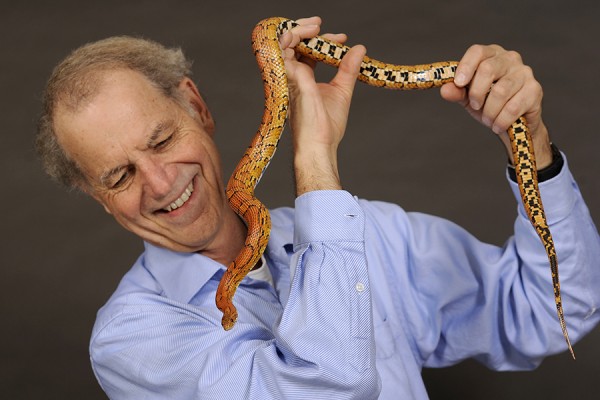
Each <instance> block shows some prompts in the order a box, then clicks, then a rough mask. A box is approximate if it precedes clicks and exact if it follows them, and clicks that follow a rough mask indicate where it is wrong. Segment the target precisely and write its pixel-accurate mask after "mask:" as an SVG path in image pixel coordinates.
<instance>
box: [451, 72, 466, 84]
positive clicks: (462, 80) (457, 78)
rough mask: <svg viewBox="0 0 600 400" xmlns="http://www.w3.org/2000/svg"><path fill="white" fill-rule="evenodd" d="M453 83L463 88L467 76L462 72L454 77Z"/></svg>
mask: <svg viewBox="0 0 600 400" xmlns="http://www.w3.org/2000/svg"><path fill="white" fill-rule="evenodd" d="M454 83H455V84H456V85H458V86H464V85H465V84H466V83H467V76H466V75H465V74H463V73H462V72H459V73H457V74H456V76H455V77H454Z"/></svg>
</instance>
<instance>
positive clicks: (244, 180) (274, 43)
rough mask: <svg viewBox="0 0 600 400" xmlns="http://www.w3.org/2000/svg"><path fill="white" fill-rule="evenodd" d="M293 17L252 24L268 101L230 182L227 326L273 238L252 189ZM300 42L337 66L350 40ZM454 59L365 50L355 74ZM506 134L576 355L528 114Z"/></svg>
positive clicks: (435, 79)
mask: <svg viewBox="0 0 600 400" xmlns="http://www.w3.org/2000/svg"><path fill="white" fill-rule="evenodd" d="M296 25H297V23H296V22H294V21H292V20H289V19H286V18H279V17H277V18H268V19H265V20H263V21H261V22H259V23H258V24H257V25H256V27H255V28H254V30H253V32H252V47H253V50H254V53H255V56H256V59H257V62H258V65H259V68H260V70H261V74H262V79H263V83H264V94H265V108H264V113H263V117H262V121H261V124H260V127H259V129H258V132H257V133H256V135H255V137H254V139H253V141H252V142H251V144H250V146H249V147H248V148H247V150H246V152H245V153H244V155H243V157H242V159H241V160H240V162H239V163H238V165H237V167H236V169H235V170H234V172H233V174H232V176H231V178H230V180H229V183H228V184H227V190H226V192H227V197H228V199H229V203H230V205H231V207H232V208H233V210H235V212H236V213H237V214H238V215H239V216H240V217H241V218H242V219H243V220H244V222H245V224H246V226H247V229H248V232H247V237H246V241H245V245H244V247H243V249H242V251H241V252H240V253H239V254H238V256H237V257H236V259H235V260H234V261H233V262H232V263H231V264H230V265H229V266H228V268H227V270H226V271H225V273H224V275H223V277H222V278H221V281H220V283H219V287H218V289H217V295H216V303H217V307H218V308H219V310H221V311H222V312H223V318H222V321H221V323H222V326H223V328H224V329H225V330H229V329H231V328H232V327H233V325H234V324H235V322H236V320H237V311H236V308H235V306H234V305H233V296H234V294H235V291H236V290H237V287H238V286H239V284H240V282H241V281H242V279H243V278H244V277H245V276H246V274H247V273H248V272H249V271H250V270H251V269H252V268H253V267H254V266H255V265H256V264H257V262H258V261H259V260H260V257H261V255H262V254H263V252H264V250H265V248H266V246H267V242H268V240H269V234H270V229H271V221H270V217H269V212H268V211H267V209H266V207H265V206H264V205H263V204H262V203H261V202H260V201H259V200H258V199H257V198H256V197H255V196H254V189H255V187H256V185H257V184H258V182H259V181H260V178H261V176H262V174H263V173H264V171H265V170H266V168H267V166H268V164H269V162H270V160H271V158H272V157H273V155H274V153H275V150H276V149H277V144H278V142H279V138H280V137H281V134H282V131H283V127H284V124H285V121H286V117H287V110H288V104H289V98H288V88H287V78H286V73H285V67H284V63H283V58H282V55H281V49H280V47H279V37H280V35H282V34H283V33H284V32H286V31H287V30H289V29H291V28H292V27H294V26H296ZM295 50H296V51H297V52H299V53H301V54H302V55H305V56H307V57H310V58H312V59H315V60H317V61H321V62H324V63H326V64H329V65H332V66H338V65H339V63H340V61H341V59H342V58H343V57H344V55H345V54H346V53H347V51H348V50H349V48H348V47H347V46H345V45H341V44H339V43H335V42H332V41H330V40H328V39H325V38H323V37H320V36H317V37H314V38H312V39H307V40H304V41H302V42H300V43H299V44H298V46H296V48H295ZM457 65H458V62H455V61H445V62H437V63H432V64H422V65H413V66H401V65H393V64H386V63H382V62H380V61H377V60H374V59H372V58H369V57H365V58H364V59H363V62H362V64H361V68H360V75H359V77H358V79H359V80H360V81H363V82H366V83H367V84H369V85H372V86H380V87H386V88H390V89H402V90H409V89H428V88H431V87H439V86H441V85H443V84H444V83H447V82H451V81H452V80H453V79H454V74H455V72H456V67H457ZM508 134H509V138H510V141H511V144H512V150H513V164H514V166H515V172H516V176H517V182H518V185H519V189H520V193H521V198H522V201H523V204H524V207H525V211H526V213H527V215H528V217H529V220H530V222H531V224H532V225H533V227H534V228H535V230H536V232H537V234H538V236H539V237H540V239H541V241H542V244H543V245H544V247H545V250H546V254H547V256H548V260H549V262H550V270H551V274H552V284H553V290H554V298H555V303H556V309H557V313H558V319H559V322H560V326H561V329H562V332H563V335H564V338H565V340H566V342H567V346H568V348H569V350H570V352H571V355H572V356H573V358H575V355H574V352H573V348H572V346H571V342H570V340H569V335H568V332H567V327H566V323H565V319H564V313H563V307H562V300H561V294H560V283H559V278H558V263H557V258H556V251H555V249H554V242H553V240H552V235H551V233H550V229H549V227H548V224H547V222H546V217H545V214H544V208H543V206H542V200H541V197H540V193H539V188H538V180H537V171H536V168H535V157H534V153H533V144H532V140H531V135H530V133H529V131H528V129H527V123H526V121H525V118H524V117H520V118H518V119H517V120H516V121H515V122H514V123H513V124H512V126H511V127H510V128H509V130H508Z"/></svg>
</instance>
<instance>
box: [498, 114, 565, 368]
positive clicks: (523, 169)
mask: <svg viewBox="0 0 600 400" xmlns="http://www.w3.org/2000/svg"><path fill="white" fill-rule="evenodd" d="M508 137H509V138H510V143H511V146H512V150H513V164H514V166H515V172H516V175H517V183H518V185H519V191H520V193H521V198H522V200H523V206H524V207H525V211H526V213H527V216H528V217H529V221H530V222H531V224H532V225H533V227H534V228H535V230H536V232H537V234H538V236H539V237H540V240H541V241H542V244H543V245H544V248H545V250H546V254H547V256H548V261H549V263H550V272H551V275H552V287H553V290H554V302H555V304H556V311H557V314H558V322H559V323H560V327H561V329H562V333H563V336H564V338H565V341H566V343H567V347H568V348H569V351H570V352H571V356H572V357H573V359H575V352H574V351H573V346H572V345H571V340H570V339H569V333H568V331H567V324H566V322H565V315H564V311H563V306H562V299H561V295H560V281H559V278H558V259H557V257H556V250H555V248H554V240H553V239H552V234H551V233H550V228H549V227H548V223H547V220H546V214H545V212H544V206H543V204H542V198H541V196H540V189H539V186H538V178H537V169H536V168H535V154H534V152H533V141H532V139H531V134H530V133H529V129H528V128H527V122H526V120H525V117H520V118H519V119H517V121H515V123H514V124H512V126H511V127H510V128H509V129H508Z"/></svg>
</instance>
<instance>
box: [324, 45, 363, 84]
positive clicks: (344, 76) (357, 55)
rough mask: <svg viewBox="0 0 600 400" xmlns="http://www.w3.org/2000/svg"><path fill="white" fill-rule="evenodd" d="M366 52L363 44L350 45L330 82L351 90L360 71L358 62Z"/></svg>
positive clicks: (359, 62)
mask: <svg viewBox="0 0 600 400" xmlns="http://www.w3.org/2000/svg"><path fill="white" fill-rule="evenodd" d="M366 54H367V49H366V48H365V46H362V45H357V46H354V47H352V48H351V49H350V50H349V51H348V53H346V55H345V56H344V58H343V59H342V61H341V63H340V65H339V67H338V72H337V73H336V74H335V76H334V77H333V79H332V80H331V84H332V85H335V86H339V87H342V88H345V89H346V90H347V91H349V92H352V90H353V89H354V85H355V84H356V78H357V77H358V74H359V72H360V64H361V62H362V60H363V58H364V56H365V55H366Z"/></svg>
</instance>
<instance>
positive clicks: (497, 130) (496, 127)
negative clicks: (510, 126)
mask: <svg viewBox="0 0 600 400" xmlns="http://www.w3.org/2000/svg"><path fill="white" fill-rule="evenodd" d="M492 130H493V131H494V133H495V134H496V135H499V134H501V133H502V129H500V127H499V126H498V125H494V126H493V127H492Z"/></svg>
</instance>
